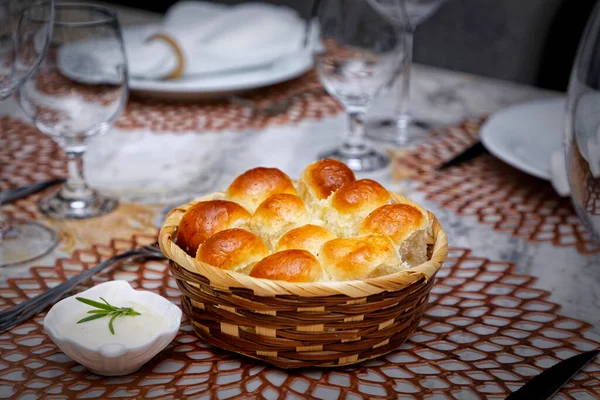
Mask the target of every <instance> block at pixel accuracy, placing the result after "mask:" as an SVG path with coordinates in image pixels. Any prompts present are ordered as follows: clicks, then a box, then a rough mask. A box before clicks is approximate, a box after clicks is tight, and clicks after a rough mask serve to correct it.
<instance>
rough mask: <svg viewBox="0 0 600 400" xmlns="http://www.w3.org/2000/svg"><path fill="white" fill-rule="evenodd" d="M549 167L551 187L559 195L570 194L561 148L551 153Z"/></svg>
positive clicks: (566, 195) (565, 195)
mask: <svg viewBox="0 0 600 400" xmlns="http://www.w3.org/2000/svg"><path fill="white" fill-rule="evenodd" d="M550 168H551V171H552V187H554V190H556V193H558V195H559V196H561V197H568V196H570V195H571V188H570V187H569V179H568V177H567V165H566V162H565V154H564V152H563V151H562V150H560V151H555V152H554V153H552V156H551V158H550Z"/></svg>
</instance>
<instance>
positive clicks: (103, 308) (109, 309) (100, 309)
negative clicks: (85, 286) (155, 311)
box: [75, 297, 142, 335]
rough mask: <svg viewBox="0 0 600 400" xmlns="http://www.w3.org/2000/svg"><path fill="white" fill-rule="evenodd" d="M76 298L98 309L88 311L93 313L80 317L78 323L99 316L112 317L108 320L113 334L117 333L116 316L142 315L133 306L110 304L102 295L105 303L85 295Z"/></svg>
mask: <svg viewBox="0 0 600 400" xmlns="http://www.w3.org/2000/svg"><path fill="white" fill-rule="evenodd" d="M75 299H77V300H79V301H80V302H82V303H84V304H87V305H88V306H92V307H95V308H96V310H90V311H88V312H87V313H88V314H92V315H90V316H87V317H85V318H83V319H80V320H79V321H77V323H78V324H81V323H82V322H88V321H93V320H95V319H98V318H103V317H110V321H109V322H108V329H109V330H110V333H112V334H113V335H114V334H115V328H114V326H113V322H114V320H115V318H117V317H124V316H126V315H130V316H136V315H142V314H140V313H139V312H137V311H135V310H134V309H133V308H131V307H115V306H113V305H110V304H109V303H108V301H106V300H104V299H103V298H102V297H100V300H102V301H103V302H104V303H100V302H99V301H94V300H90V299H86V298H85V297H75Z"/></svg>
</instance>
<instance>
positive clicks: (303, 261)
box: [250, 250, 323, 282]
mask: <svg viewBox="0 0 600 400" xmlns="http://www.w3.org/2000/svg"><path fill="white" fill-rule="evenodd" d="M322 275H323V269H322V268H321V264H319V261H317V259H316V258H315V256H313V255H312V254H310V253H309V252H308V251H306V250H284V251H279V252H277V253H274V254H271V255H270V256H268V257H266V258H264V259H263V260H262V261H260V262H258V264H256V265H255V266H254V267H253V268H252V271H251V272H250V276H252V277H254V278H266V279H272V280H279V281H288V282H316V281H319V280H321V276H322Z"/></svg>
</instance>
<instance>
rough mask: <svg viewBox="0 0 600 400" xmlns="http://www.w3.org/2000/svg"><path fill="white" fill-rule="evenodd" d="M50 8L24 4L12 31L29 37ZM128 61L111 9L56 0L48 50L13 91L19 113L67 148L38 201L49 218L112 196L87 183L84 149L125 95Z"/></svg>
mask: <svg viewBox="0 0 600 400" xmlns="http://www.w3.org/2000/svg"><path fill="white" fill-rule="evenodd" d="M48 18H49V15H48V14H47V13H43V12H41V11H39V10H37V9H28V10H27V11H26V12H25V13H24V14H23V18H22V21H21V27H20V29H19V31H18V35H17V36H18V38H28V37H30V36H31V35H32V32H35V31H36V30H38V29H39V26H40V25H43V24H46V23H47V21H48ZM127 94H128V88H127V63H126V58H125V49H124V45H123V38H122V36H121V29H120V26H119V21H118V20H117V16H116V14H115V13H114V12H113V11H111V10H110V9H108V8H105V7H100V6H96V5H89V4H71V3H58V4H56V11H55V19H54V30H53V34H52V40H51V45H50V48H49V50H48V56H47V57H46V59H45V60H44V61H43V62H42V63H41V65H40V67H39V68H38V69H37V71H36V72H35V73H34V74H32V75H31V76H30V77H29V78H28V79H27V81H26V82H25V84H24V85H23V86H22V87H21V88H20V89H19V91H18V98H19V102H20V105H21V107H22V108H23V110H24V111H25V113H26V114H27V115H28V116H29V117H30V118H31V119H32V120H33V122H34V124H35V126H36V127H37V128H38V129H39V130H40V131H41V132H42V133H44V134H46V135H48V136H50V137H51V138H52V139H53V140H55V141H56V142H57V143H58V144H59V145H60V146H61V147H62V148H63V150H64V151H65V153H66V156H67V166H68V175H67V182H66V183H65V184H64V185H63V186H62V187H61V188H60V190H59V191H57V192H56V193H55V194H54V195H52V196H50V197H48V198H46V199H44V200H42V201H41V203H40V209H41V211H42V212H43V213H44V214H46V215H48V216H50V217H52V218H55V219H67V218H90V217H96V216H99V215H102V214H105V213H108V212H110V211H112V210H114V209H115V208H116V207H117V205H118V201H117V200H116V199H114V198H111V197H107V196H104V195H102V194H100V193H98V192H97V191H96V190H94V189H92V188H90V187H89V186H88V185H87V183H86V181H85V177H84V173H83V155H84V153H85V150H86V147H87V145H88V143H89V141H90V139H91V138H92V137H94V136H97V135H100V134H103V133H105V132H107V131H108V130H109V129H110V127H111V125H112V123H113V121H114V120H115V119H116V118H117V116H118V115H119V114H120V113H121V111H122V109H123V107H124V105H125V102H126V100H127Z"/></svg>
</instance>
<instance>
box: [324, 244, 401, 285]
mask: <svg viewBox="0 0 600 400" xmlns="http://www.w3.org/2000/svg"><path fill="white" fill-rule="evenodd" d="M319 260H320V261H321V265H322V267H323V269H324V271H325V273H326V274H328V275H329V277H330V278H331V280H333V281H346V280H359V279H366V278H374V277H377V276H382V275H387V274H390V273H393V272H397V271H399V270H402V269H405V266H404V265H402V264H401V262H400V259H399V258H398V255H397V253H396V250H395V249H394V245H393V244H392V241H391V240H390V239H389V238H388V237H386V236H383V235H377V234H372V235H364V236H358V237H353V238H340V239H333V240H330V241H329V242H327V243H325V244H324V245H323V247H322V248H321V252H320V254H319Z"/></svg>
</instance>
